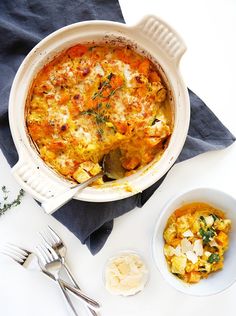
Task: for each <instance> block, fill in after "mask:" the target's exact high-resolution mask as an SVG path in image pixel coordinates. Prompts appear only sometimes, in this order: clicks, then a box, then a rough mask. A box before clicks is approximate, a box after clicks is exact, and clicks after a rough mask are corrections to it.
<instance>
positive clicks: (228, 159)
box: [0, 0, 236, 316]
mask: <svg viewBox="0 0 236 316" xmlns="http://www.w3.org/2000/svg"><path fill="white" fill-rule="evenodd" d="M120 4H121V7H122V11H123V14H124V18H125V20H126V22H127V23H128V24H133V23H136V22H137V21H138V20H139V19H140V18H141V17H143V16H144V15H145V14H148V13H151V14H156V15H158V16H160V17H162V18H163V19H164V20H166V21H167V22H169V23H170V24H171V25H172V26H173V27H174V28H175V29H176V30H178V31H179V33H180V34H181V35H182V37H183V38H184V40H185V42H186V44H187V47H188V51H187V53H186V54H185V56H184V58H183V60H182V63H181V71H182V74H183V77H184V79H185V82H186V83H187V85H188V86H189V87H190V88H191V89H192V90H193V91H194V92H195V93H197V94H198V95H199V96H200V97H201V98H202V99H203V100H204V101H205V102H206V103H207V104H208V106H209V107H210V108H211V109H212V110H213V111H214V113H215V114H216V115H217V116H218V117H219V118H220V119H221V120H222V122H223V123H224V125H226V126H227V127H228V128H229V129H230V130H231V132H232V133H234V134H235V135H236V124H235V117H236V105H235V95H234V91H235V87H234V85H235V71H236V58H235V56H236V41H235V29H236V2H235V0H227V1H224V0H214V1H213V0H209V1H204V0H198V1H188V0H179V1H175V0H145V1H131V0H129V1H128V0H120ZM235 161H236V144H234V145H232V146H231V147H230V148H228V149H225V150H222V151H218V152H211V153H206V154H203V155H200V156H198V157H195V158H193V159H191V160H188V161H185V162H183V163H180V164H178V165H176V166H175V167H174V168H173V169H172V170H171V172H170V173H169V175H168V177H167V178H166V180H165V182H164V183H163V185H162V186H161V187H160V188H159V189H158V191H157V192H156V193H155V194H154V195H153V197H152V198H151V199H150V200H149V201H148V202H147V203H146V205H145V206H144V207H143V208H141V209H135V210H133V211H131V212H129V213H128V214H126V215H124V216H122V217H120V218H118V219H116V220H115V224H114V229H113V232H112V234H111V236H110V237H109V239H108V241H107V243H106V245H105V247H104V248H103V249H102V251H100V252H99V253H98V254H97V255H96V256H92V255H91V254H90V252H89V251H88V249H87V248H86V247H85V246H83V245H81V243H80V241H79V240H78V239H77V238H76V237H75V236H73V235H72V234H71V233H70V232H69V231H68V230H67V229H66V228H65V227H63V226H62V225H61V224H60V223H58V222H57V221H56V220H54V219H53V218H52V217H51V216H48V215H46V214H44V213H43V211H42V209H41V208H40V207H39V206H38V205H37V204H36V202H35V201H34V200H33V199H32V198H31V197H30V196H28V195H26V196H25V198H24V199H23V202H22V204H21V205H20V206H18V207H17V208H15V209H12V210H10V211H9V212H8V213H7V214H5V215H4V216H2V217H1V218H0V246H1V245H3V244H4V243H6V242H13V243H17V244H19V245H22V246H24V247H27V248H29V249H33V248H34V246H35V245H36V243H37V242H38V241H39V237H38V235H37V232H38V231H40V230H43V229H44V228H45V227H46V225H48V224H50V225H51V226H52V227H54V228H55V229H56V230H57V232H58V233H59V234H60V235H61V237H62V238H63V239H64V241H65V242H66V244H67V245H68V263H69V265H70V267H71V269H72V270H73V272H74V274H75V276H76V277H77V279H78V280H79V283H80V284H81V287H82V288H83V289H84V290H86V291H87V292H88V293H89V294H90V295H91V296H93V297H95V298H96V299H98V300H99V301H100V302H101V303H102V305H103V308H102V313H101V314H102V315H103V316H134V315H135V316H139V315H140V316H141V315H148V316H149V315H156V314H158V315H161V316H169V315H176V316H180V315H181V316H188V315H189V314H190V313H191V315H192V316H199V315H200V314H203V313H204V314H207V313H209V314H211V315H214V316H220V315H222V314H224V315H228V316H233V315H235V311H234V306H235V295H236V284H235V285H233V286H232V287H231V288H230V289H228V290H227V291H225V292H223V293H221V294H218V295H217V296H212V297H206V298H196V297H190V296H185V295H183V294H180V293H178V292H177V291H176V290H174V289H172V288H171V287H170V286H169V285H168V284H167V283H166V282H165V281H164V280H163V279H162V277H161V275H160V273H159V272H158V271H157V269H156V268H155V266H154V263H153V260H152V254H151V238H152V235H153V230H154V223H155V220H156V218H157V217H158V214H160V212H161V208H162V206H163V205H164V203H165V202H166V201H167V200H168V199H169V198H171V197H173V196H174V195H175V194H178V193H180V192H181V191H183V190H187V189H189V188H192V187H196V186H211V187H214V188H218V189H221V190H224V191H227V192H228V193H230V194H232V195H233V196H235V197H236V187H235V178H236V168H235ZM0 166H1V167H0V175H1V176H0V186H2V185H6V186H7V187H8V188H10V190H11V193H12V194H13V195H15V194H17V192H18V191H19V186H18V184H17V183H16V181H15V180H14V179H13V177H12V175H11V171H10V167H9V166H8V164H7V162H6V161H5V158H4V157H3V155H2V154H1V153H0ZM122 249H134V250H136V251H138V252H140V253H141V254H142V255H143V256H144V258H145V259H146V261H147V262H148V265H149V270H150V280H149V282H148V284H147V286H146V288H145V290H144V291H143V292H141V293H140V294H138V295H136V296H133V297H130V298H122V297H115V296H111V295H110V294H109V293H107V292H106V290H105V288H104V285H103V280H102V271H103V267H104V263H105V261H106V259H107V258H108V257H109V256H111V255H113V254H114V253H116V252H117V251H119V250H122ZM32 314H33V315H34V316H42V315H43V316H49V315H57V316H65V315H68V311H67V309H66V305H65V304H64V301H63V299H62V297H61V294H60V291H59V289H58V288H57V287H56V285H55V284H54V283H53V282H52V281H50V280H49V279H48V278H46V277H45V276H43V275H42V274H40V273H39V272H34V271H26V270H24V269H23V268H21V267H20V266H17V265H16V264H14V263H13V262H11V261H9V260H8V259H7V258H5V257H3V256H0V315H3V316H15V315H17V316H32ZM81 316H82V314H81Z"/></svg>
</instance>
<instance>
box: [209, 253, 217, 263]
mask: <svg viewBox="0 0 236 316" xmlns="http://www.w3.org/2000/svg"><path fill="white" fill-rule="evenodd" d="M219 261H220V256H219V254H218V253H212V254H211V255H210V257H209V258H208V259H207V262H209V263H214V262H219Z"/></svg>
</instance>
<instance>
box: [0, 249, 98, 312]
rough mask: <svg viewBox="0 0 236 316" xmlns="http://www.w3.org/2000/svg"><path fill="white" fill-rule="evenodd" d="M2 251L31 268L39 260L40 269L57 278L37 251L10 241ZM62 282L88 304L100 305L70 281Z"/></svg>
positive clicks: (25, 266)
mask: <svg viewBox="0 0 236 316" xmlns="http://www.w3.org/2000/svg"><path fill="white" fill-rule="evenodd" d="M49 247H50V246H49ZM1 253H2V254H4V255H6V256H8V257H10V258H11V259H13V260H14V261H15V262H17V263H19V264H20V265H22V266H23V267H24V268H29V267H30V265H32V261H34V260H35V261H36V262H37V267H38V268H39V267H40V271H42V272H43V273H45V274H46V275H47V276H49V277H50V278H52V279H53V280H55V277H54V275H53V274H51V273H49V272H48V271H47V270H46V269H45V268H44V265H43V264H42V263H41V262H40V260H39V258H38V256H37V255H36V254H35V253H33V252H30V251H29V250H27V249H24V248H21V247H19V246H16V245H14V244H10V243H8V244H6V245H5V247H4V249H3V250H1ZM60 282H61V283H62V285H63V286H64V287H65V288H66V289H67V290H69V291H70V292H71V293H73V294H75V295H76V296H77V297H79V298H80V299H83V300H84V299H85V300H86V303H87V304H88V305H89V304H90V305H91V306H93V307H96V308H99V307H100V305H99V304H98V303H97V302H96V301H94V300H92V299H91V298H89V297H87V295H85V294H84V293H82V292H81V291H80V290H79V289H77V288H74V287H72V286H71V285H70V284H69V283H67V282H65V281H64V280H60Z"/></svg>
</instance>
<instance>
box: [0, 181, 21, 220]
mask: <svg viewBox="0 0 236 316" xmlns="http://www.w3.org/2000/svg"><path fill="white" fill-rule="evenodd" d="M2 192H3V193H4V196H3V200H4V204H3V205H2V203H0V216H1V215H3V214H4V213H5V212H6V211H7V210H9V209H11V208H12V207H15V206H17V205H19V204H20V203H21V200H22V197H23V196H24V190H23V189H21V190H20V191H19V193H18V195H17V197H16V198H15V200H13V201H11V202H8V201H7V200H8V196H7V193H9V191H7V189H6V186H3V187H2Z"/></svg>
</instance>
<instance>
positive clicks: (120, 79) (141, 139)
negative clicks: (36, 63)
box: [26, 44, 173, 182]
mask: <svg viewBox="0 0 236 316" xmlns="http://www.w3.org/2000/svg"><path fill="white" fill-rule="evenodd" d="M168 100H169V99H168V96H167V89H166V87H165V85H164V83H163V81H162V78H161V76H160V74H159V73H158V71H157V69H156V67H155V65H154V64H153V63H152V62H151V61H150V60H149V59H147V58H146V57H144V56H141V55H139V54H138V53H136V52H135V51H134V50H132V49H130V47H128V46H125V47H116V46H109V45H98V46H92V45H89V44H88V45H81V44H78V45H76V46H74V47H71V48H70V49H68V50H66V51H64V52H62V53H61V54H60V55H59V56H58V57H56V58H54V59H53V60H52V61H51V62H50V63H48V64H47V65H45V66H44V67H43V69H41V70H40V71H39V73H38V74H37V76H36V78H35V80H34V82H33V84H32V88H31V90H30V92H29V95H28V100H27V106H26V109H27V115H26V122H27V127H28V131H29V134H30V136H31V138H32V140H33V142H34V143H35V144H36V146H37V148H38V150H39V152H40V155H41V157H42V159H43V160H44V161H45V162H46V163H47V164H49V165H50V166H51V167H53V168H54V169H55V170H56V171H57V172H59V173H60V174H62V175H64V176H65V177H67V178H68V179H72V180H76V181H78V182H81V181H84V179H85V178H88V177H90V176H91V175H93V174H96V173H95V171H96V172H99V171H100V167H99V162H100V161H101V159H102V157H103V156H104V155H105V154H107V153H108V152H109V151H111V150H113V149H116V148H119V149H120V150H121V154H122V157H121V162H122V165H123V167H124V168H125V169H126V170H127V173H126V175H129V174H131V173H133V172H135V170H137V169H139V168H141V167H143V166H145V165H146V164H148V163H149V162H150V161H152V160H153V159H154V157H156V156H157V155H159V156H160V155H161V154H162V152H163V151H164V149H165V147H166V144H167V140H168V138H169V136H170V135H171V132H172V123H173V122H172V115H171V107H170V104H169V101H168ZM85 162H88V163H89V165H90V167H91V168H90V169H89V170H86V169H84V168H83V164H84V163H85ZM87 169H88V168H87Z"/></svg>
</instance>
